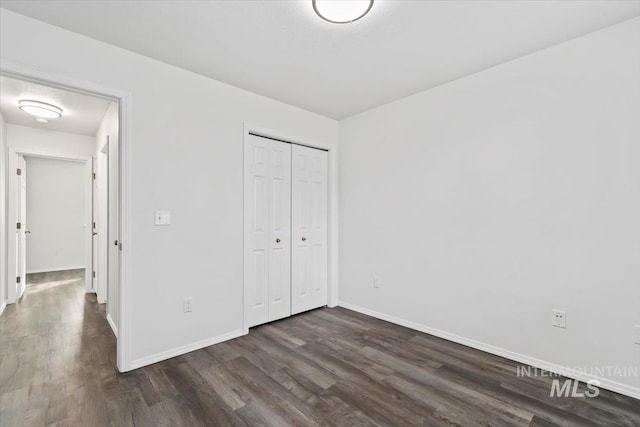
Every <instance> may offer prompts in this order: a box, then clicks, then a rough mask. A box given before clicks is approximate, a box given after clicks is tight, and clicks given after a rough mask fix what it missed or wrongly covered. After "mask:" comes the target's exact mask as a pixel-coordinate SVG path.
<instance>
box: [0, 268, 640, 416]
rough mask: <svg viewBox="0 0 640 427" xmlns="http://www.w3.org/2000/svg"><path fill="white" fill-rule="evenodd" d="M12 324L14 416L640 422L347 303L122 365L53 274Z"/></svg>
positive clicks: (606, 395)
mask: <svg viewBox="0 0 640 427" xmlns="http://www.w3.org/2000/svg"><path fill="white" fill-rule="evenodd" d="M69 276H71V277H69ZM0 334H1V335H0V337H1V340H2V341H1V344H2V345H1V347H0V357H1V359H0V380H1V381H0V425H2V426H14V425H16V426H40V425H60V426H62V425H65V426H66V425H69V426H102V425H112V426H130V425H136V426H200V425H207V426H223V425H274V426H285V425H299V426H308V425H341V426H360V425H392V426H404V425H428V426H431V425H433V426H436V425H447V426H450V425H460V426H476V425H483V426H487V425H492V426H493V425H495V426H501V425H534V426H549V425H564V426H587V425H607V426H609V425H625V426H640V402H639V401H637V400H634V399H631V398H627V397H624V396H621V395H618V394H615V393H611V392H608V391H605V390H601V394H600V396H599V397H597V398H595V399H587V398H550V397H549V391H550V383H551V379H550V378H548V377H537V378H521V377H517V376H516V364H515V363H514V362H511V361H508V360H505V359H502V358H500V357H496V356H492V355H489V354H486V353H482V352H479V351H476V350H473V349H470V348H467V347H464V346H460V345H457V344H453V343H450V342H448V341H444V340H442V339H438V338H435V337H432V336H429V335H426V334H422V333H419V332H415V331H413V330H409V329H406V328H403V327H399V326H396V325H393V324H390V323H386V322H383V321H380V320H376V319H372V318H370V317H367V316H364V315H361V314H358V313H355V312H352V311H349V310H345V309H340V308H338V309H320V310H315V311H312V312H309V313H305V314H302V315H298V316H294V317H292V318H289V319H285V320H282V321H279V322H275V323H272V324H269V325H264V326H261V327H257V328H254V329H252V330H251V333H250V334H249V335H248V336H245V337H241V338H238V339H235V340H232V341H228V342H225V343H222V344H218V345H215V346H211V347H208V348H206V349H203V350H199V351H195V352H193V353H189V354H187V355H184V356H180V357H176V358H174V359H171V360H167V361H165V362H161V363H157V364H155V365H152V366H148V367H145V368H142V369H139V370H136V371H133V372H130V373H126V374H118V373H117V372H116V368H115V338H114V337H113V335H112V333H111V330H110V329H109V326H108V325H107V322H106V321H105V319H104V306H98V305H97V304H96V300H95V296H93V295H85V293H84V291H83V278H82V275H81V274H79V275H78V274H76V277H74V276H73V274H68V275H67V277H65V276H56V275H54V276H53V277H49V278H47V279H46V280H45V279H43V280H42V281H40V283H39V284H37V285H34V286H30V287H28V289H27V291H26V293H25V296H24V297H23V299H22V300H21V301H20V302H19V303H18V304H16V305H11V306H9V307H7V309H6V311H5V313H4V314H3V315H2V317H0Z"/></svg>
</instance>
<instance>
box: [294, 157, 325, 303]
mask: <svg viewBox="0 0 640 427" xmlns="http://www.w3.org/2000/svg"><path fill="white" fill-rule="evenodd" d="M292 195H293V198H292V218H291V221H292V239H293V247H292V255H291V259H292V266H291V308H292V310H291V311H292V313H293V314H296V313H300V312H302V311H306V310H310V309H313V308H317V307H322V306H324V305H326V304H327V153H326V152H325V151H321V150H315V149H312V148H308V147H302V146H297V145H295V146H293V147H292Z"/></svg>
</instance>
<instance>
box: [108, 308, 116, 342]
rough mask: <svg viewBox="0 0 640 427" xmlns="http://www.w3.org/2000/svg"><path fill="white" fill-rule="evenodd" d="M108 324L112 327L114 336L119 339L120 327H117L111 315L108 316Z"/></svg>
mask: <svg viewBox="0 0 640 427" xmlns="http://www.w3.org/2000/svg"><path fill="white" fill-rule="evenodd" d="M107 323H108V324H109V326H111V330H112V331H113V335H115V336H116V338H118V327H117V326H116V322H114V321H113V319H112V318H111V315H110V314H107Z"/></svg>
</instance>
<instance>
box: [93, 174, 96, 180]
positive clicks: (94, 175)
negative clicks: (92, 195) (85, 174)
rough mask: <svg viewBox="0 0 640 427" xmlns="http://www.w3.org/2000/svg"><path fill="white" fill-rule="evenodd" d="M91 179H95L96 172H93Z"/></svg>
mask: <svg viewBox="0 0 640 427" xmlns="http://www.w3.org/2000/svg"><path fill="white" fill-rule="evenodd" d="M93 179H94V181H95V179H96V173H95V172H94V173H93Z"/></svg>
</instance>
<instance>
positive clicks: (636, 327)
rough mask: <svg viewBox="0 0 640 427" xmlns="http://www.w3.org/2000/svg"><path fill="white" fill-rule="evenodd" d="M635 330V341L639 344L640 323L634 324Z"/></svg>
mask: <svg viewBox="0 0 640 427" xmlns="http://www.w3.org/2000/svg"><path fill="white" fill-rule="evenodd" d="M634 328H635V330H636V340H635V343H636V344H638V345H640V325H635V326H634Z"/></svg>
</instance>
